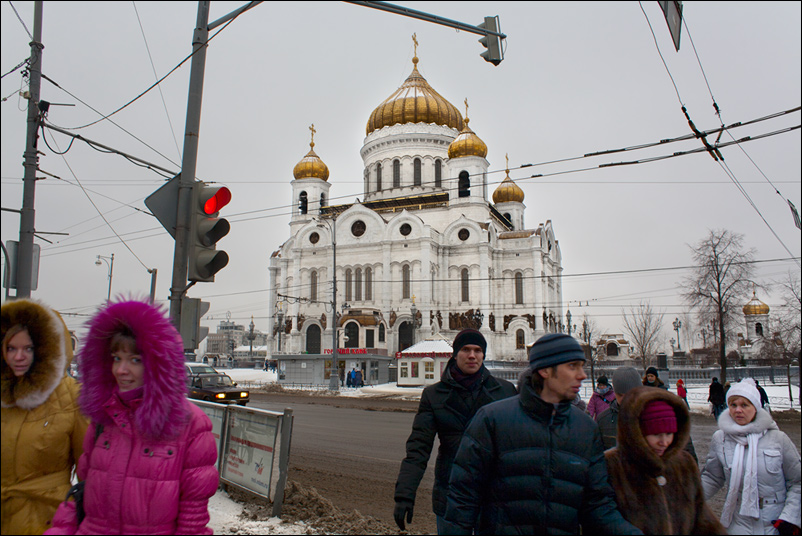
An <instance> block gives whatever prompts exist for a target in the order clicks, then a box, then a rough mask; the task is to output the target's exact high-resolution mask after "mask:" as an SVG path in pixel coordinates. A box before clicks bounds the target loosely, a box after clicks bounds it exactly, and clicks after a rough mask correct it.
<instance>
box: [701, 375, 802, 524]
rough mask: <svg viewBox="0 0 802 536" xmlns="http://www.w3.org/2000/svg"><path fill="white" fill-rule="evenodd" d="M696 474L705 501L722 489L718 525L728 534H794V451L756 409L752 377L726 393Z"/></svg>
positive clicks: (797, 478)
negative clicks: (699, 474)
mask: <svg viewBox="0 0 802 536" xmlns="http://www.w3.org/2000/svg"><path fill="white" fill-rule="evenodd" d="M727 405H728V411H725V412H724V413H722V414H721V417H719V419H718V427H719V429H718V430H716V432H715V433H714V434H713V440H712V441H711V442H710V451H709V452H708V455H707V462H706V463H705V468H704V470H703V471H702V486H704V491H705V498H709V497H712V496H713V495H714V494H715V493H716V492H717V491H718V490H719V489H721V488H722V487H724V488H726V490H727V498H726V500H725V501H724V507H723V508H722V512H721V523H722V524H723V525H724V526H725V527H727V530H728V531H729V533H730V534H777V533H779V534H783V535H791V534H797V535H798V534H799V527H800V525H801V524H802V523H800V463H799V451H798V450H797V449H796V447H795V446H794V444H793V442H791V439H790V438H789V437H788V436H787V435H786V434H785V433H784V432H782V431H780V429H779V428H778V427H777V424H776V423H775V422H774V420H773V419H772V418H771V415H770V414H769V413H768V412H767V411H765V410H764V409H762V408H761V407H760V393H759V392H758V390H757V388H756V387H755V382H754V380H753V379H752V378H744V379H743V380H741V381H740V382H738V383H736V384H734V385H733V386H732V387H731V388H730V391H729V392H728V393H727Z"/></svg>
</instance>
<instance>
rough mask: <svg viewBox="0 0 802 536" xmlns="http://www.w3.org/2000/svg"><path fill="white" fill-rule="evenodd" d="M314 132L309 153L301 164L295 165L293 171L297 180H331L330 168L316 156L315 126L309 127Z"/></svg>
mask: <svg viewBox="0 0 802 536" xmlns="http://www.w3.org/2000/svg"><path fill="white" fill-rule="evenodd" d="M309 130H311V131H312V141H311V142H309V147H310V149H309V152H308V153H306V156H304V157H303V158H302V159H301V161H300V162H298V163H297V164H295V167H294V168H293V169H292V175H293V176H294V177H295V178H296V179H309V178H313V179H323V180H324V181H327V180H329V168H328V166H326V164H324V163H323V160H321V159H320V157H319V156H318V155H316V154H315V132H316V130H315V125H314V124H313V125H312V126H311V127H309Z"/></svg>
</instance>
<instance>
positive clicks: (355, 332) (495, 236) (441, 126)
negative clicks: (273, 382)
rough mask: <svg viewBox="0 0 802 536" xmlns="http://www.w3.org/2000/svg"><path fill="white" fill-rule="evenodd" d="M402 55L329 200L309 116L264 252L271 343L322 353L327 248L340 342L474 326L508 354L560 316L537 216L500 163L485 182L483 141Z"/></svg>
mask: <svg viewBox="0 0 802 536" xmlns="http://www.w3.org/2000/svg"><path fill="white" fill-rule="evenodd" d="M412 61H413V69H412V73H411V74H410V75H409V77H408V78H407V79H406V81H405V82H404V83H403V84H402V85H401V87H400V88H398V89H397V90H396V91H395V92H394V93H393V94H392V95H390V97H388V98H387V99H386V100H384V101H383V102H382V103H381V104H379V106H378V107H377V108H376V109H375V110H374V111H373V112H372V113H371V114H370V117H369V119H368V122H367V129H366V137H365V141H364V144H363V146H362V148H361V151H360V154H361V156H362V159H363V161H364V189H363V195H362V196H361V199H362V201H359V200H357V202H355V203H353V204H346V205H332V204H330V203H329V200H330V199H331V198H332V195H333V192H332V191H331V189H332V186H333V185H332V183H331V182H329V170H328V167H327V166H326V164H325V163H323V161H322V160H321V159H320V158H319V157H318V156H317V155H316V154H315V152H314V145H315V144H314V132H315V131H314V129H313V128H312V127H310V130H312V143H310V146H311V147H312V149H310V150H309V152H308V153H307V155H306V156H305V157H304V158H303V159H301V161H300V162H299V163H298V164H297V165H296V166H295V168H294V170H293V176H294V180H292V196H293V199H292V204H293V205H294V207H295V208H294V210H293V214H292V217H291V220H290V224H289V226H290V229H289V238H288V239H287V240H286V242H284V243H283V244H282V245H281V246H280V247H279V249H278V250H276V251H275V252H273V254H272V256H271V258H270V265H269V278H270V284H269V285H270V286H269V289H270V290H269V298H268V300H269V301H268V309H269V311H268V312H269V319H270V321H269V322H270V323H269V328H268V332H269V333H270V337H271V338H270V341H269V348H270V351H271V353H272V354H303V353H309V354H325V353H331V348H332V338H333V335H334V334H333V333H332V331H331V330H332V329H335V322H333V321H332V265H333V257H334V256H335V252H336V266H334V269H335V270H336V291H337V295H336V304H337V313H338V321H337V322H336V328H337V329H338V332H337V337H338V347H339V348H345V349H348V350H345V351H346V352H349V353H367V354H374V355H387V356H395V355H396V353H397V352H400V351H401V350H404V349H405V348H407V347H409V346H411V345H412V344H414V343H415V342H418V341H421V340H424V339H427V338H444V339H447V340H448V341H449V342H450V341H451V340H453V338H454V336H455V335H456V334H457V333H458V332H459V331H460V330H461V329H463V328H468V327H470V328H476V329H478V330H480V331H481V332H482V333H483V334H484V336H485V338H486V339H487V341H488V351H487V355H486V356H485V358H486V359H494V360H502V361H518V360H526V345H527V344H531V343H532V342H534V341H535V340H536V339H537V338H538V337H540V336H541V335H543V334H545V333H548V332H553V331H558V330H560V329H561V324H560V322H561V320H560V319H561V318H562V277H561V274H562V266H561V255H560V247H559V243H558V241H557V239H556V238H555V234H554V230H553V228H552V224H551V221H548V220H547V221H546V222H545V223H541V224H540V225H539V226H538V227H537V228H536V229H527V228H525V224H524V221H525V218H524V213H525V210H526V206H525V205H524V192H523V190H522V189H521V188H520V187H519V186H518V185H516V184H515V183H514V182H513V181H512V179H510V177H509V172H507V176H506V178H505V179H504V180H503V182H501V184H499V185H498V187H497V188H495V189H494V191H493V192H492V193H491V192H489V191H488V190H489V189H488V177H487V172H488V167H489V163H488V161H487V160H486V156H487V146H486V145H485V143H484V142H483V141H482V140H481V139H480V138H479V137H478V136H477V135H476V133H474V132H473V131H472V130H471V129H470V128H469V127H468V123H469V120H468V118H467V116H466V117H465V118H463V116H462V114H461V113H460V112H459V110H457V108H456V107H455V106H453V105H452V104H451V103H450V102H448V101H447V100H446V99H444V98H443V97H442V96H440V95H439V94H438V93H437V92H436V91H435V90H434V89H433V88H432V87H431V86H430V85H429V83H428V82H427V81H426V80H425V79H424V78H423V77H422V76H421V74H420V73H419V72H418V69H417V63H418V58H417V55H416V56H415V57H414V58H413V60H412ZM334 244H336V245H334ZM333 247H334V249H335V252H333V251H332V248H333Z"/></svg>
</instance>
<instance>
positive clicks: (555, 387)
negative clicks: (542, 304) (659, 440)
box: [446, 333, 641, 534]
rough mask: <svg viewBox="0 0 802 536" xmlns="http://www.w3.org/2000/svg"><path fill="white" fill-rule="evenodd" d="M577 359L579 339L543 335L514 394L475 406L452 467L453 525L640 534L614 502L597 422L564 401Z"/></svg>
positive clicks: (577, 371) (578, 375) (577, 383)
mask: <svg viewBox="0 0 802 536" xmlns="http://www.w3.org/2000/svg"><path fill="white" fill-rule="evenodd" d="M584 363H585V352H584V351H583V350H582V347H581V346H579V343H578V342H577V341H576V339H574V338H573V337H571V336H569V335H566V334H564V333H551V334H548V335H545V336H543V337H541V338H540V339H538V340H537V341H536V342H535V344H534V345H533V346H532V349H531V350H530V352H529V364H530V368H529V369H528V370H527V371H526V372H524V373H523V374H522V375H521V378H520V380H519V390H520V394H518V395H517V396H514V397H512V398H508V399H505V400H501V401H498V402H494V403H493V404H488V405H487V406H484V407H482V408H481V409H480V410H479V411H478V412H476V416H474V418H473V419H472V420H471V422H470V424H469V425H468V428H467V429H466V430H465V435H464V436H463V437H462V441H461V442H460V446H459V450H458V451H457V456H456V458H455V459H454V467H453V468H452V470H451V480H450V482H449V489H448V506H447V507H446V521H447V522H448V523H451V524H452V527H453V528H454V533H457V534H470V533H471V531H472V530H474V529H476V533H477V534H580V533H581V534H641V532H640V531H639V530H638V529H637V528H635V527H634V526H632V525H631V524H630V523H628V522H627V521H626V520H625V519H624V518H623V517H622V516H621V513H620V512H619V511H618V509H617V508H616V504H615V500H614V494H613V490H612V489H611V487H610V484H609V482H608V478H607V464H606V462H605V461H604V456H603V452H604V447H603V444H602V440H601V435H600V433H599V429H598V427H597V426H596V423H595V422H594V421H593V419H591V418H590V416H589V415H587V414H586V413H584V412H582V411H580V410H579V409H578V408H575V407H574V406H573V405H572V403H571V402H572V400H573V399H574V398H575V397H576V395H577V393H579V390H580V388H581V386H582V380H584V379H585V378H586V377H587V376H586V375H585V372H584V370H583V365H584ZM477 525H478V526H477Z"/></svg>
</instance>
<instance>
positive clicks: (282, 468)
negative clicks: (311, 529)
mask: <svg viewBox="0 0 802 536" xmlns="http://www.w3.org/2000/svg"><path fill="white" fill-rule="evenodd" d="M191 402H193V403H195V404H196V405H197V406H198V407H199V408H201V409H202V410H203V411H204V413H206V415H208V416H209V419H210V420H211V421H212V434H213V435H214V439H215V442H216V445H217V471H218V473H219V475H220V481H221V482H223V483H224V484H227V485H231V486H234V487H236V488H239V489H241V490H244V491H247V492H249V493H253V494H254V495H257V496H259V497H262V498H264V499H267V500H268V501H272V503H273V513H272V515H273V516H274V517H281V506H282V503H283V502H284V487H285V486H286V484H287V470H288V468H289V462H290V444H291V439H292V423H293V416H292V410H291V409H290V408H286V409H285V410H284V413H279V412H277V411H269V410H266V409H255V408H246V407H244V406H238V405H234V404H230V405H229V404H217V403H214V402H206V401H203V400H191ZM277 451H278V455H276V452H277Z"/></svg>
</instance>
